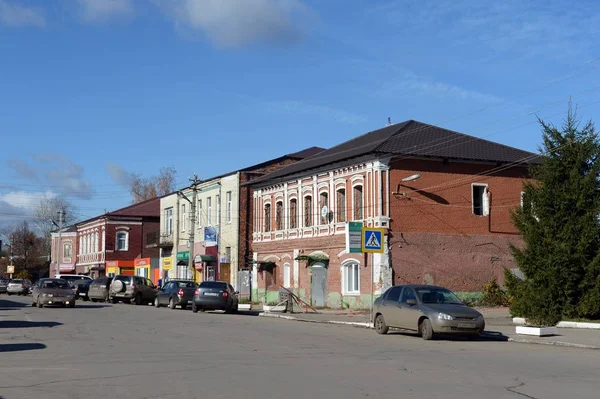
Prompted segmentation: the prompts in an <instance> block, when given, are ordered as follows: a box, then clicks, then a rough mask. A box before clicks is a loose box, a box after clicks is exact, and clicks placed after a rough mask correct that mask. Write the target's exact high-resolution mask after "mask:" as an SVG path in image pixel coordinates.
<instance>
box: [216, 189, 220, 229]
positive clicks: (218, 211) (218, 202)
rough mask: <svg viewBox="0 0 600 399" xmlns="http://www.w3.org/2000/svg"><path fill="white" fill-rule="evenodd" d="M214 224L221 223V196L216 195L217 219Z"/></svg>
mask: <svg viewBox="0 0 600 399" xmlns="http://www.w3.org/2000/svg"><path fill="white" fill-rule="evenodd" d="M215 224H216V225H217V226H218V225H219V224H221V196H220V195H217V221H216V222H215Z"/></svg>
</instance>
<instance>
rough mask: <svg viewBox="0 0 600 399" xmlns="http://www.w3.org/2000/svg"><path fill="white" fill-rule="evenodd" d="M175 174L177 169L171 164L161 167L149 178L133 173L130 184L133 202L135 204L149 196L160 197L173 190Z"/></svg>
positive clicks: (149, 197) (147, 198)
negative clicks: (157, 172) (155, 174)
mask: <svg viewBox="0 0 600 399" xmlns="http://www.w3.org/2000/svg"><path fill="white" fill-rule="evenodd" d="M176 174H177V171H176V170H175V168H174V167H172V166H169V167H163V168H161V169H160V172H159V174H158V175H157V176H152V177H150V178H144V177H142V176H140V175H137V174H133V175H132V179H131V186H130V191H131V195H132V196H133V203H134V204H137V203H138V202H142V201H146V200H149V199H151V198H156V197H162V196H163V195H166V194H169V193H170V192H172V191H174V190H175V175H176Z"/></svg>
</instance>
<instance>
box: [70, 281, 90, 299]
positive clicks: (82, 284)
mask: <svg viewBox="0 0 600 399" xmlns="http://www.w3.org/2000/svg"><path fill="white" fill-rule="evenodd" d="M92 281H94V280H91V279H90V280H76V281H73V282H71V284H72V285H73V288H74V291H75V296H76V297H77V298H81V299H83V300H84V301H88V300H89V297H88V292H89V289H90V284H92Z"/></svg>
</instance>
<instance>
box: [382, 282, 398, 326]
mask: <svg viewBox="0 0 600 399" xmlns="http://www.w3.org/2000/svg"><path fill="white" fill-rule="evenodd" d="M402 288H403V287H402V286H401V285H398V286H396V287H392V288H391V289H390V292H388V294H387V296H386V297H385V300H384V301H383V303H382V306H381V308H382V309H381V313H382V314H383V319H384V320H385V323H386V324H387V325H388V326H390V327H399V326H400V307H399V305H400V294H402Z"/></svg>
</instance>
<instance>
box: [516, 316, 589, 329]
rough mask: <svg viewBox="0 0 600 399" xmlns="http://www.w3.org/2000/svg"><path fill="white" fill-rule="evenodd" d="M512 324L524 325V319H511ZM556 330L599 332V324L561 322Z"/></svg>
mask: <svg viewBox="0 0 600 399" xmlns="http://www.w3.org/2000/svg"><path fill="white" fill-rule="evenodd" d="M513 324H520V325H525V324H526V323H525V319H524V318H522V317H513ZM556 327H558V328H583V329H591V330H600V323H585V322H579V321H561V322H560V323H558V324H557V325H556Z"/></svg>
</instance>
